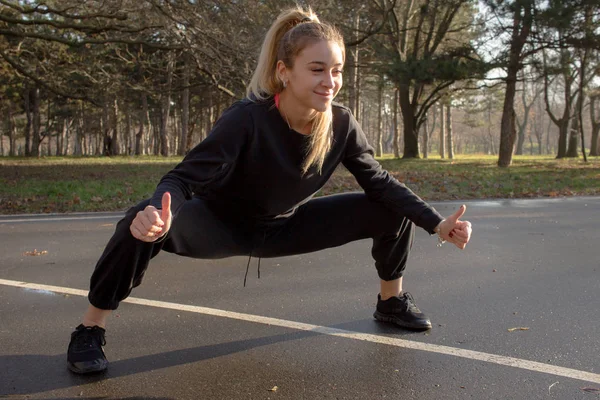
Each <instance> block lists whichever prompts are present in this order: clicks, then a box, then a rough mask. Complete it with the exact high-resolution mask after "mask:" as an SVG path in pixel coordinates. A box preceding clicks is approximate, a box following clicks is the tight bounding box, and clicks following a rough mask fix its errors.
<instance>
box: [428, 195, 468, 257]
mask: <svg viewBox="0 0 600 400" xmlns="http://www.w3.org/2000/svg"><path fill="white" fill-rule="evenodd" d="M466 210H467V206H465V205H462V206H460V208H459V209H458V210H457V211H456V212H455V213H454V214H452V215H451V216H449V217H448V218H446V219H445V220H443V221H442V222H441V223H440V224H439V225H438V227H437V228H436V232H438V233H439V235H440V237H441V238H442V239H443V240H445V241H447V242H449V243H453V244H454V245H455V246H456V247H458V248H459V249H461V250H462V249H464V248H465V247H466V246H467V243H469V240H470V239H471V232H472V229H471V223H470V222H469V221H460V217H462V216H463V214H464V213H465V211H466Z"/></svg>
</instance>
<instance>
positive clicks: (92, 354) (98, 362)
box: [67, 325, 108, 374]
mask: <svg viewBox="0 0 600 400" xmlns="http://www.w3.org/2000/svg"><path fill="white" fill-rule="evenodd" d="M105 332H106V331H105V330H104V329H103V328H100V327H99V326H94V327H89V326H83V325H79V326H78V327H77V328H75V332H73V333H72V334H71V343H69V350H68V351H67V365H68V367H69V369H70V370H71V371H73V372H75V373H77V374H89V373H93V372H100V371H104V370H105V369H106V367H107V366H108V360H107V359H106V356H105V355H104V350H103V349H102V346H104V345H105V344H106V339H105V338H104V333H105Z"/></svg>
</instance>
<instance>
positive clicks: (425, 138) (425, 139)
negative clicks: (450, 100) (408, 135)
mask: <svg viewBox="0 0 600 400" xmlns="http://www.w3.org/2000/svg"><path fill="white" fill-rule="evenodd" d="M434 107H435V106H434ZM428 157H429V118H428V117H427V116H426V117H425V121H424V122H423V158H424V159H427V158H428Z"/></svg>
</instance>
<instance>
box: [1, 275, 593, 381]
mask: <svg viewBox="0 0 600 400" xmlns="http://www.w3.org/2000/svg"><path fill="white" fill-rule="evenodd" d="M0 285H6V286H12V287H18V288H23V289H30V290H31V289H32V290H40V291H45V292H48V291H50V292H55V293H62V294H70V295H74V296H83V297H87V295H88V292H87V291H86V290H81V289H73V288H67V287H61V286H50V285H40V284H37V283H28V282H19V281H12V280H7V279H0ZM123 303H130V304H138V305H143V306H149V307H156V308H164V309H169V310H177V311H187V312H191V313H196V314H204V315H211V316H215V317H223V318H230V319H235V320H239V321H247V322H254V323H258V324H265V325H273V326H280V327H282V328H289V329H296V330H300V331H307V332H316V333H321V334H323V335H329V336H336V337H342V338H347V339H354V340H361V341H365V342H371V343H377V344H384V345H388V346H395V347H402V348H406V349H412V350H421V351H427V352H430V353H437V354H444V355H449V356H454V357H460V358H466V359H470V360H478V361H485V362H488V363H492V364H498V365H504V366H508V367H513V368H520V369H526V370H529V371H534V372H541V373H545V374H551V375H557V376H563V377H566V378H571V379H577V380H581V381H586V382H593V383H596V384H600V374H594V373H592V372H586V371H579V370H576V369H571V368H564V367H558V366H555V365H550V364H544V363H540V362H536V361H529V360H523V359H520V358H513V357H505V356H501V355H497V354H490V353H483V352H480V351H473V350H465V349H460V348H456V347H449V346H441V345H437V344H429V343H423V342H415V341H411V340H406V339H397V338H392V337H387V336H379V335H373V334H368V333H359V332H352V331H347V330H344V329H337V328H328V327H326V326H320V325H312V324H305V323H302V322H296V321H288V320H285V319H279V318H270V317H263V316H260V315H252V314H243V313H238V312H232V311H225V310H219V309H216V308H207V307H199V306H191V305H186V304H178V303H169V302H165V301H156V300H147V299H140V298H135V297H129V298H127V299H125V300H124V301H123Z"/></svg>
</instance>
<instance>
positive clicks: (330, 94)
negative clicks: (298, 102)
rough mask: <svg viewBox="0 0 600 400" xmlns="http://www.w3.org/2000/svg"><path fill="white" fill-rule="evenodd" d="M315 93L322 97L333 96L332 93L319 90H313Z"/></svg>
mask: <svg viewBox="0 0 600 400" xmlns="http://www.w3.org/2000/svg"><path fill="white" fill-rule="evenodd" d="M315 93H316V94H318V95H319V96H323V97H333V93H319V92H315Z"/></svg>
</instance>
